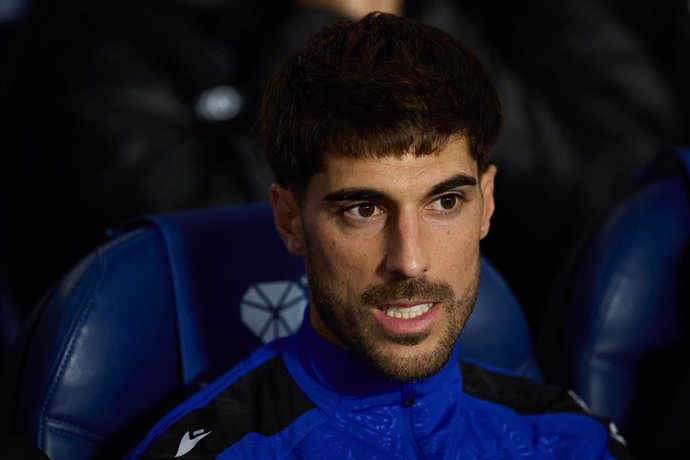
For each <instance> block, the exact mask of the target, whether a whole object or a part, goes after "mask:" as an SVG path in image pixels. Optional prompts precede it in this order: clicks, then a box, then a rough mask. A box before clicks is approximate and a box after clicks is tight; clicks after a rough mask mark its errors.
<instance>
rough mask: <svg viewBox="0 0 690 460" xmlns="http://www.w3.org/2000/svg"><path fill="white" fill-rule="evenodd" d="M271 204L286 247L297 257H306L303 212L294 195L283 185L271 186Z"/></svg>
mask: <svg viewBox="0 0 690 460" xmlns="http://www.w3.org/2000/svg"><path fill="white" fill-rule="evenodd" d="M271 204H272V205H273V220H274V222H275V226H276V229H277V230H278V233H279V234H280V236H281V238H283V242H285V247H287V250H288V251H290V253H291V254H293V255H295V256H304V252H305V244H304V230H303V228H302V218H301V210H300V207H299V203H298V202H297V198H296V197H295V195H294V193H293V192H292V191H291V190H290V189H287V188H285V187H283V186H281V185H278V184H273V185H271Z"/></svg>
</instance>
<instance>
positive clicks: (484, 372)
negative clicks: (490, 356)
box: [460, 361, 630, 458]
mask: <svg viewBox="0 0 690 460" xmlns="http://www.w3.org/2000/svg"><path fill="white" fill-rule="evenodd" d="M460 367H461V369H462V375H463V391H464V393H465V394H466V395H469V396H471V397H473V398H476V399H477V400H481V401H486V402H489V403H494V404H496V405H499V406H502V407H505V408H508V409H510V410H511V411H513V412H515V413H517V414H519V415H521V416H526V417H530V419H531V420H533V421H535V422H536V423H538V420H539V419H542V420H543V421H544V424H543V425H544V427H548V429H549V430H558V429H559V427H566V428H565V429H567V430H572V431H574V432H577V431H580V430H581V432H583V433H584V432H585V431H586V430H584V427H585V426H589V427H591V428H592V429H598V430H603V432H605V433H606V434H607V435H608V451H609V452H610V453H611V454H612V455H613V456H614V457H615V458H629V457H630V455H629V451H628V448H627V445H626V442H625V439H623V437H622V436H621V435H620V434H619V433H618V430H617V428H616V426H615V424H613V423H612V422H611V421H609V420H606V419H604V418H602V417H598V416H597V415H595V414H594V413H593V412H592V411H591V410H590V409H589V407H587V404H586V403H585V402H584V401H583V400H582V399H581V398H580V397H579V396H578V395H577V394H575V393H574V392H573V391H571V390H567V389H565V388H563V387H560V386H558V385H550V384H543V383H539V382H535V381H534V380H531V379H528V378H525V377H520V376H517V375H513V374H510V373H507V372H500V371H497V370H491V369H488V368H485V367H483V366H481V365H478V364H474V363H469V362H465V361H461V362H460ZM578 421H579V422H580V423H577V422H578Z"/></svg>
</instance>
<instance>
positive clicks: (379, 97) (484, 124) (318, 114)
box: [261, 13, 503, 194]
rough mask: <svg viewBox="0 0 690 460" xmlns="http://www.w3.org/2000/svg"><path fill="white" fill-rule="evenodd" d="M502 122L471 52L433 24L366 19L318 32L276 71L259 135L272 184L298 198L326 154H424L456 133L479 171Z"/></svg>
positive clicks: (497, 102)
mask: <svg viewBox="0 0 690 460" xmlns="http://www.w3.org/2000/svg"><path fill="white" fill-rule="evenodd" d="M502 120H503V116H502V110H501V103H500V100H499V96H498V93H497V91H496V89H495V87H494V85H493V83H492V82H491V80H490V78H489V76H488V75H487V72H486V70H485V69H484V66H483V65H482V63H481V62H480V61H479V59H478V58H477V56H476V55H475V54H474V52H473V51H472V50H470V49H469V48H467V47H466V46H464V45H463V44H461V43H459V42H458V41H456V40H455V39H453V38H452V37H451V36H449V35H448V34H446V33H445V32H443V31H441V30H439V29H437V28H435V27H431V26H428V25H425V24H422V23H419V22H416V21H414V20H411V19H406V18H400V17H396V16H393V15H389V14H382V13H372V14H369V15H367V16H365V17H364V18H362V19H361V20H359V21H356V22H355V21H351V20H344V21H341V22H338V23H335V24H333V25H331V26H327V27H325V28H323V29H322V30H321V31H320V32H318V33H317V34H316V35H314V36H313V37H312V38H311V39H310V40H309V41H308V42H307V43H306V44H305V45H304V46H303V47H302V48H300V49H299V50H298V51H297V52H295V53H294V54H293V55H292V56H291V57H289V58H288V59H287V60H286V61H285V62H284V63H283V64H282V65H281V66H280V67H278V68H277V69H276V71H275V72H274V73H273V75H272V76H271V78H270V80H269V82H268V84H267V87H266V90H265V92H264V97H263V103H262V108H261V134H262V138H263V142H264V148H265V149H266V152H267V154H268V158H269V162H270V164H271V167H272V169H273V173H274V174H275V179H276V181H277V182H278V183H280V184H281V185H283V186H287V187H290V188H292V189H293V190H294V191H296V192H297V193H298V194H301V193H302V192H303V191H304V188H305V187H306V185H307V183H308V181H309V179H310V178H311V177H312V175H314V174H315V173H316V172H318V171H319V169H320V168H321V166H322V161H323V157H324V155H326V154H334V155H343V156H350V157H365V156H370V157H376V156H385V155H402V154H404V153H406V152H412V153H414V154H416V155H427V154H430V153H434V152H436V151H438V150H439V149H441V148H443V146H444V145H445V144H446V143H447V142H448V140H449V139H450V138H451V137H453V136H456V135H462V136H465V137H466V138H467V139H468V141H469V146H470V154H471V155H472V157H473V158H474V159H475V160H476V161H477V164H478V166H479V170H480V172H481V171H482V170H483V169H484V167H485V165H486V162H487V157H488V155H489V151H490V150H491V148H492V147H493V145H494V144H495V142H496V140H497V138H498V135H499V132H500V129H501V124H502Z"/></svg>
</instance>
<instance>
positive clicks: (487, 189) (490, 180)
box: [480, 165, 497, 239]
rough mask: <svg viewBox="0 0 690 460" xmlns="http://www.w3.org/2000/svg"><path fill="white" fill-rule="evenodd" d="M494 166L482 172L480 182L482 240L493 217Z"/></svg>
mask: <svg viewBox="0 0 690 460" xmlns="http://www.w3.org/2000/svg"><path fill="white" fill-rule="evenodd" d="M496 172H497V169H496V166H494V165H489V166H487V167H486V169H485V170H484V173H483V174H482V180H481V184H480V186H481V188H482V198H483V203H484V204H483V206H484V207H483V209H482V222H481V227H480V235H481V238H482V239H484V237H485V236H486V235H488V234H489V227H490V226H491V216H493V215H494V210H495V208H496V203H495V202H494V179H495V178H496Z"/></svg>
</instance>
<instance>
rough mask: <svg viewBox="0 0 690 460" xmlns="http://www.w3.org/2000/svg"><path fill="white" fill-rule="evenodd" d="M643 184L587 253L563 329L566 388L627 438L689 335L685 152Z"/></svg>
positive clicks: (663, 162) (688, 159)
mask: <svg viewBox="0 0 690 460" xmlns="http://www.w3.org/2000/svg"><path fill="white" fill-rule="evenodd" d="M645 179H646V180H645V181H644V183H643V185H642V186H641V187H640V189H639V190H638V191H637V192H636V193H635V194H634V195H632V196H631V197H630V198H628V199H627V200H625V201H624V202H623V203H622V204H621V205H620V206H619V207H618V208H617V210H616V211H615V213H613V214H612V215H611V217H610V218H609V219H608V220H607V221H606V223H605V225H604V226H603V227H602V228H601V230H600V231H599V233H598V234H597V235H596V236H595V238H594V239H593V240H592V241H591V244H590V245H589V246H588V248H587V250H586V252H585V254H584V257H583V259H582V260H581V263H580V264H579V268H578V273H577V275H576V277H575V279H574V284H573V286H572V289H571V292H572V296H571V301H570V305H569V306H568V318H567V319H566V321H565V324H566V334H565V344H566V347H567V350H566V358H565V360H564V362H565V363H566V365H567V366H568V369H567V371H566V374H567V380H568V384H569V385H570V386H571V387H572V388H573V390H575V391H576V392H577V393H578V394H579V395H580V396H582V397H583V399H584V400H585V401H586V402H587V403H588V404H589V405H590V407H591V408H592V409H593V410H594V411H595V412H596V413H598V414H600V415H603V416H606V417H609V418H611V419H612V420H614V421H615V422H616V423H618V424H619V425H622V426H623V427H627V428H628V432H632V433H634V432H636V428H635V427H634V426H631V423H632V422H631V420H630V417H631V414H632V413H633V412H635V411H638V410H639V409H640V407H641V405H644V404H645V401H651V400H652V398H656V397H660V398H661V400H663V399H664V398H666V399H668V397H669V396H668V395H667V396H664V395H663V394H659V393H660V392H663V390H661V389H660V388H661V387H660V385H659V384H660V383H662V382H656V384H653V385H651V386H650V385H647V384H643V382H644V379H645V378H649V379H656V380H663V379H664V376H663V374H662V373H661V372H660V371H662V372H665V370H667V369H668V363H669V361H665V359H664V355H667V356H666V359H668V360H670V362H672V361H678V358H679V356H678V355H676V356H671V355H668V353H674V351H673V350H676V351H677V349H678V344H679V341H680V340H681V339H682V337H683V336H685V335H687V333H688V330H689V329H688V322H687V307H688V306H689V305H687V300H688V298H687V297H685V298H684V297H682V296H684V295H685V296H687V291H688V288H689V287H690V284H689V283H688V281H687V278H686V276H687V274H688V272H687V265H686V264H687V263H688V255H689V254H688V248H689V246H688V243H689V242H690V200H688V191H689V190H690V188H689V187H688V184H689V180H690V149H687V148H676V149H674V150H672V151H669V152H665V153H664V154H663V155H662V156H661V157H660V158H659V159H657V161H656V162H655V163H654V164H653V165H652V166H651V168H650V169H649V171H648V173H647V175H646V178H645ZM684 356H688V354H687V350H686V353H684ZM683 359H685V358H683ZM685 362H689V361H688V360H687V359H686V360H685ZM655 368H656V369H655ZM652 369H655V370H652ZM641 423H642V424H643V425H646V428H643V429H646V430H647V431H649V428H650V425H653V423H652V422H651V420H650V419H649V418H647V419H646V420H644V421H641ZM641 428H642V427H641ZM658 458H661V457H658Z"/></svg>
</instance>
